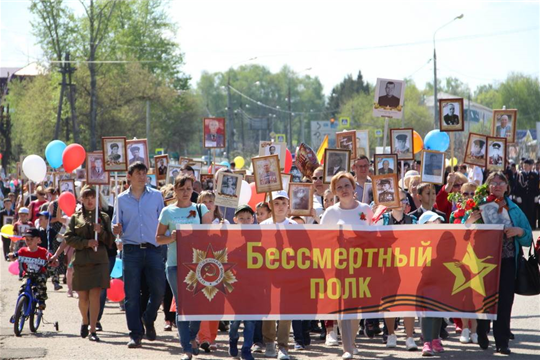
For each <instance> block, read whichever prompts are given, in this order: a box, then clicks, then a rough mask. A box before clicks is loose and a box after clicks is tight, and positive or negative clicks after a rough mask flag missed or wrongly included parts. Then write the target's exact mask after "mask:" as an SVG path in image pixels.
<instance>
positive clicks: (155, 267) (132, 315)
mask: <svg viewBox="0 0 540 360" xmlns="http://www.w3.org/2000/svg"><path fill="white" fill-rule="evenodd" d="M122 270H123V274H124V291H125V293H126V299H125V307H126V319H127V325H128V329H129V337H130V338H131V339H136V340H139V339H142V336H143V327H142V322H141V314H140V308H141V301H140V298H141V276H142V275H143V274H144V276H145V277H146V278H147V279H151V281H148V288H149V291H150V298H149V300H148V304H147V306H146V311H145V312H144V313H143V315H142V318H143V319H144V322H145V323H148V324H152V323H154V321H155V320H156V317H157V311H158V309H159V307H160V305H161V302H162V301H163V294H164V293H165V264H164V263H163V258H162V256H161V249H160V248H159V247H153V246H150V245H149V246H148V248H146V249H141V248H140V247H139V246H138V245H124V249H123V261H122Z"/></svg>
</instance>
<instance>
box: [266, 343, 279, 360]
mask: <svg viewBox="0 0 540 360" xmlns="http://www.w3.org/2000/svg"><path fill="white" fill-rule="evenodd" d="M264 357H267V358H275V357H276V344H275V343H274V342H271V343H267V344H266V351H265V352H264Z"/></svg>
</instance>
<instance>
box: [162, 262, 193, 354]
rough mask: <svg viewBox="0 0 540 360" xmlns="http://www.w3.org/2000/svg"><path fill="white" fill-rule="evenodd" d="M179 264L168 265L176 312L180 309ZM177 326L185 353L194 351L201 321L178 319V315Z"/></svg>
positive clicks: (168, 275) (168, 278) (168, 276)
mask: <svg viewBox="0 0 540 360" xmlns="http://www.w3.org/2000/svg"><path fill="white" fill-rule="evenodd" d="M177 269H178V267H177V266H168V267H167V280H168V281H169V285H170V286H171V290H172V292H173V296H174V300H175V301H176V313H177V314H178V310H179V309H180V304H179V303H178V273H177ZM176 327H177V328H178V335H179V336H180V345H182V349H184V352H185V353H190V354H192V353H193V348H192V347H191V341H193V340H195V338H196V337H197V333H198V332H199V328H200V327H201V322H200V321H178V316H177V317H176Z"/></svg>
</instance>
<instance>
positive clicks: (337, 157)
mask: <svg viewBox="0 0 540 360" xmlns="http://www.w3.org/2000/svg"><path fill="white" fill-rule="evenodd" d="M341 171H347V172H349V171H351V152H350V150H342V149H325V150H324V180H323V182H324V183H325V184H329V183H330V181H331V180H332V177H333V176H334V175H336V174H337V173H339V172H341Z"/></svg>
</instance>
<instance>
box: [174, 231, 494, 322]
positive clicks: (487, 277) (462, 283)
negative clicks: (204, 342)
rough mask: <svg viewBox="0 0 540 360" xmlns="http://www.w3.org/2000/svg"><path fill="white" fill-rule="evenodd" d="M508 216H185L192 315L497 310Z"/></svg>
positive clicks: (182, 309)
mask: <svg viewBox="0 0 540 360" xmlns="http://www.w3.org/2000/svg"><path fill="white" fill-rule="evenodd" d="M502 230H503V227H502V225H476V226H464V225H427V226H426V225H404V226H383V227H375V226H371V227H363V226H334V227H328V226H321V225H307V226H303V225H286V226H284V225H277V226H276V225H265V226H260V225H248V226H241V227H240V226H236V225H235V226H230V225H229V226H227V225H207V226H204V225H196V226H186V225H180V226H178V231H177V245H178V246H177V251H178V254H177V255H178V297H179V299H178V304H179V306H178V313H179V316H180V318H181V319H182V320H220V319H224V320H255V319H258V320H260V319H270V320H271V319H274V320H276V319H294V320H303V319H306V320H307V319H320V320H329V319H361V318H380V317H405V316H418V317H425V316H429V317H456V318H477V319H496V314H497V300H498V288H499V270H500V261H501V246H502V237H503V232H502Z"/></svg>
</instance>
